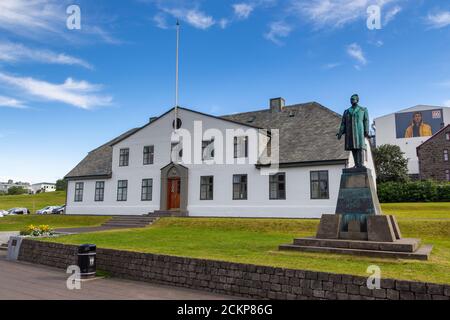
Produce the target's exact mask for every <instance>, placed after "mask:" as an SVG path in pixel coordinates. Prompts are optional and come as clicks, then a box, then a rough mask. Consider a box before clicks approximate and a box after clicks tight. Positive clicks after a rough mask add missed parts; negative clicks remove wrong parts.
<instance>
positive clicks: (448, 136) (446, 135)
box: [445, 132, 450, 141]
mask: <svg viewBox="0 0 450 320" xmlns="http://www.w3.org/2000/svg"><path fill="white" fill-rule="evenodd" d="M445 140H447V141H450V132H447V133H446V134H445Z"/></svg>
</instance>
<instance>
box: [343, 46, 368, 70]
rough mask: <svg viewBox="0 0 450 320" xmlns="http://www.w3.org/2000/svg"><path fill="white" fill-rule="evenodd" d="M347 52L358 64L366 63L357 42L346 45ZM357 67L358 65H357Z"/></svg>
mask: <svg viewBox="0 0 450 320" xmlns="http://www.w3.org/2000/svg"><path fill="white" fill-rule="evenodd" d="M347 54H348V55H349V56H350V57H352V58H353V59H355V60H356V62H357V63H358V64H359V65H366V64H367V59H366V57H365V56H364V52H363V50H362V48H361V46H360V45H359V44H357V43H352V44H350V45H349V46H347ZM357 66H358V65H357ZM358 67H359V66H358Z"/></svg>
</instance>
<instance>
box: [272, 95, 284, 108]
mask: <svg viewBox="0 0 450 320" xmlns="http://www.w3.org/2000/svg"><path fill="white" fill-rule="evenodd" d="M284 105H285V101H284V99H283V98H281V97H280V98H273V99H270V111H272V112H280V111H282V110H283V109H284Z"/></svg>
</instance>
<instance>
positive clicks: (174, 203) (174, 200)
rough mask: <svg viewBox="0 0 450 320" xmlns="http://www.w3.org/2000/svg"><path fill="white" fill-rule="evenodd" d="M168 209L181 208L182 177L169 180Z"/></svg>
mask: <svg viewBox="0 0 450 320" xmlns="http://www.w3.org/2000/svg"><path fill="white" fill-rule="evenodd" d="M167 209H168V210H170V209H180V178H171V179H168V180H167Z"/></svg>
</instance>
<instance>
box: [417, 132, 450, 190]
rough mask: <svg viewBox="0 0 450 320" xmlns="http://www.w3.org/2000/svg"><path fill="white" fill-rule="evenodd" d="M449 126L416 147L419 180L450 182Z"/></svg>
mask: <svg viewBox="0 0 450 320" xmlns="http://www.w3.org/2000/svg"><path fill="white" fill-rule="evenodd" d="M449 152H450V125H447V126H446V127H444V128H443V129H441V130H440V131H438V132H437V133H436V134H434V135H433V136H432V137H431V138H430V139H428V140H427V141H425V142H424V143H422V144H421V145H420V146H418V147H417V157H418V159H419V172H420V179H422V180H436V181H450V161H449V157H450V155H449Z"/></svg>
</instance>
